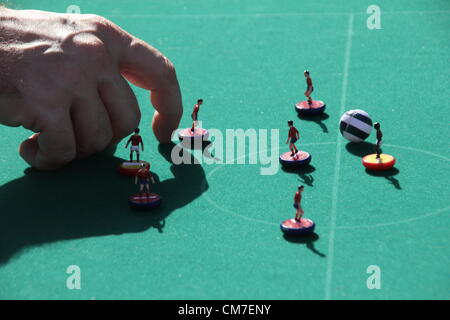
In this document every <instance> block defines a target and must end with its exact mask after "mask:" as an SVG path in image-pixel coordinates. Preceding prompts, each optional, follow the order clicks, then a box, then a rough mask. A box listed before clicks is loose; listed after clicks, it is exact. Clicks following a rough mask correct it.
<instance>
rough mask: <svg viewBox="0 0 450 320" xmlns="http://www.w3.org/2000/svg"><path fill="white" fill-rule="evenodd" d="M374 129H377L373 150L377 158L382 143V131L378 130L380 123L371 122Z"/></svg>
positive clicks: (378, 157)
mask: <svg viewBox="0 0 450 320" xmlns="http://www.w3.org/2000/svg"><path fill="white" fill-rule="evenodd" d="M373 127H374V128H375V130H377V144H376V145H375V152H376V153H377V159H380V154H381V146H382V145H383V140H382V139H383V133H382V132H381V130H380V123H379V122H375V123H374V124H373Z"/></svg>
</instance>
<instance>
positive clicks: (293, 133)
mask: <svg viewBox="0 0 450 320" xmlns="http://www.w3.org/2000/svg"><path fill="white" fill-rule="evenodd" d="M288 126H289V133H288V138H287V140H286V144H287V143H288V142H289V149H290V150H291V152H292V153H291V157H293V156H294V155H295V154H296V153H297V152H298V149H297V147H296V146H295V143H296V142H297V140H298V139H300V133H299V132H298V130H297V128H295V127H294V121H292V120H289V121H288Z"/></svg>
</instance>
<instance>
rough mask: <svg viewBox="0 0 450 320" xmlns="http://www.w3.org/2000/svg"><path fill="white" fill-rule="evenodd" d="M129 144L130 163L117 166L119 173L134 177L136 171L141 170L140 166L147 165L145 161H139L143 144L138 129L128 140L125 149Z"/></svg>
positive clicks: (126, 162)
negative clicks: (134, 155)
mask: <svg viewBox="0 0 450 320" xmlns="http://www.w3.org/2000/svg"><path fill="white" fill-rule="evenodd" d="M130 143H131V147H130V161H125V162H122V163H121V164H120V165H119V168H118V169H119V172H120V173H121V174H122V175H124V176H129V177H134V176H135V175H136V173H137V172H138V170H139V169H140V168H141V164H145V165H149V166H150V164H149V163H148V162H147V161H143V160H140V148H139V147H141V149H142V151H144V142H143V141H142V137H141V136H140V135H139V128H136V129H135V130H134V134H133V135H132V136H131V137H130V138H129V139H128V141H127V143H126V145H125V148H128V146H129V145H130ZM133 153H136V161H133Z"/></svg>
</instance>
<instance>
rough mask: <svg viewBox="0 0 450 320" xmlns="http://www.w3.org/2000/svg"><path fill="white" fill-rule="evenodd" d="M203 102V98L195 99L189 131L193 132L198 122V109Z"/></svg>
mask: <svg viewBox="0 0 450 320" xmlns="http://www.w3.org/2000/svg"><path fill="white" fill-rule="evenodd" d="M202 104H203V99H198V100H197V104H196V105H195V106H194V111H192V114H191V117H192V120H193V122H192V128H191V131H192V132H194V131H195V127H196V126H197V123H198V112H199V110H200V106H201V105H202Z"/></svg>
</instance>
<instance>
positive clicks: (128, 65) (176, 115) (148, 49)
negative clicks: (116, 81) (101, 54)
mask: <svg viewBox="0 0 450 320" xmlns="http://www.w3.org/2000/svg"><path fill="white" fill-rule="evenodd" d="M117 29H118V30H117V31H118V34H119V37H118V39H119V41H117V40H114V39H108V41H107V45H108V46H109V47H112V48H110V49H111V51H112V52H114V53H115V55H116V57H115V59H116V60H117V63H118V67H119V70H120V72H121V74H122V75H123V76H124V77H125V78H127V79H128V80H129V81H130V82H131V83H133V84H134V85H136V86H138V87H141V88H143V89H147V90H150V94H151V103H152V105H153V107H154V108H155V110H156V111H155V115H154V117H153V131H154V132H155V135H156V137H157V138H158V140H159V141H160V142H169V141H170V139H171V135H172V132H173V131H174V130H175V129H177V128H178V125H179V123H180V119H181V116H182V114H183V106H182V102H181V92H180V86H179V84H178V79H177V75H176V72H175V67H174V65H173V63H172V62H171V61H170V60H169V59H168V58H167V57H166V56H164V55H163V54H162V53H161V52H159V51H158V50H157V49H156V48H154V47H152V46H151V45H149V44H148V43H146V42H145V41H143V40H141V39H138V38H136V37H134V36H132V35H131V34H129V33H127V32H125V31H123V30H122V29H120V28H119V27H117Z"/></svg>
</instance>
